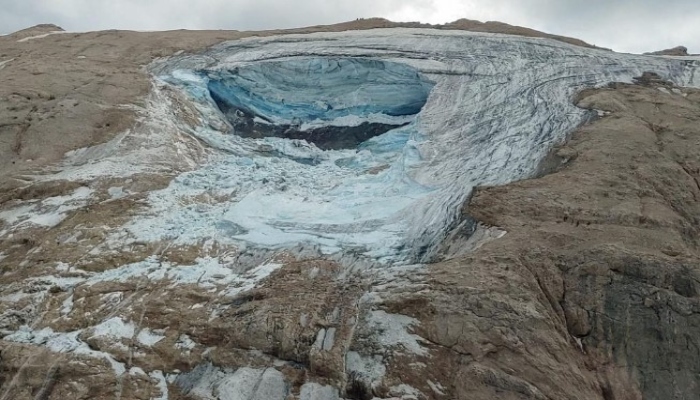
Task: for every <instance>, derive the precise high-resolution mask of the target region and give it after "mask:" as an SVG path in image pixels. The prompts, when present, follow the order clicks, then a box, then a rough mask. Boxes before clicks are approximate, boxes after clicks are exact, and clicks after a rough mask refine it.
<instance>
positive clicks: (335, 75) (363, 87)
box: [203, 58, 433, 149]
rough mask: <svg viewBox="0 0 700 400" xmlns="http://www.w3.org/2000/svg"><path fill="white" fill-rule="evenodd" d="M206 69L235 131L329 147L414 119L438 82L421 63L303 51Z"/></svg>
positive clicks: (212, 89) (214, 95)
mask: <svg viewBox="0 0 700 400" xmlns="http://www.w3.org/2000/svg"><path fill="white" fill-rule="evenodd" d="M203 74H204V75H205V77H206V80H207V82H208V83H207V88H208V89H209V94H210V95H211V98H212V99H213V100H214V102H215V103H216V104H217V106H218V107H219V109H220V110H221V111H222V112H223V113H224V115H225V116H226V118H227V120H228V121H229V122H230V123H231V125H232V127H233V132H234V133H235V134H237V135H240V136H245V137H253V138H260V137H268V136H272V137H285V138H290V139H304V140H306V141H308V142H312V143H314V144H316V145H317V146H318V147H320V148H322V149H340V148H354V147H355V146H357V145H358V144H359V143H361V142H364V141H366V140H367V139H369V138H371V137H374V136H378V135H380V134H382V133H385V132H387V131H389V130H391V129H392V128H395V127H397V126H401V125H405V124H407V123H408V122H410V120H411V119H412V117H413V116H415V115H416V114H418V112H419V111H420V110H421V108H422V107H423V106H424V105H425V103H426V101H427V99H428V94H429V92H430V89H431V88H432V86H433V85H432V83H431V82H428V81H427V80H426V79H425V78H424V77H423V76H422V75H420V74H419V73H418V71H416V70H415V69H414V68H411V67H408V66H406V65H404V64H399V63H393V62H386V61H381V60H375V59H364V58H300V59H295V60H288V61H272V62H262V63H256V64H250V65H245V66H239V67H235V68H232V69H230V70H215V71H206V72H204V73H203Z"/></svg>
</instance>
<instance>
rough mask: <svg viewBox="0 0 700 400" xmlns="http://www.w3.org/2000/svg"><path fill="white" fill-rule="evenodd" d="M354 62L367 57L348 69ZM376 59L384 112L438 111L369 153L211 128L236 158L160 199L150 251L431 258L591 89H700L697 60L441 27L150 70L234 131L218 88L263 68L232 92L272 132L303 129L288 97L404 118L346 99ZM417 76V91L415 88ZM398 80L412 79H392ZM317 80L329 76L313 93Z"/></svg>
mask: <svg viewBox="0 0 700 400" xmlns="http://www.w3.org/2000/svg"><path fill="white" fill-rule="evenodd" d="M353 59H356V60H357V59H360V60H365V61H363V62H351V61H348V60H353ZM366 60H372V61H371V62H367V61H366ZM268 63H276V65H277V67H278V69H277V70H275V69H274V68H272V69H270V66H271V65H272V64H268ZM319 63H321V64H323V63H330V64H333V65H337V66H338V68H340V69H341V70H342V68H353V69H354V72H352V73H348V72H347V71H341V73H340V74H337V75H335V76H336V77H341V78H340V79H336V80H335V81H328V79H327V78H329V76H326V75H320V76H319V75H318V73H317V71H316V72H315V69H314V67H313V66H314V65H318V64H319ZM372 63H380V64H381V68H384V69H385V70H386V69H387V68H388V69H389V70H388V73H387V74H386V76H387V77H388V78H387V79H389V81H387V82H383V84H385V85H384V86H383V87H382V90H383V91H384V92H371V91H370V92H371V93H375V94H377V93H379V94H381V96H380V97H379V98H381V101H380V100H377V101H378V102H384V101H389V100H390V101H389V103H391V104H389V106H391V107H393V106H394V105H396V106H397V107H399V108H400V107H401V104H404V103H405V100H406V96H407V95H409V96H410V95H411V93H414V92H413V91H412V90H413V89H416V88H421V90H422V88H425V87H426V86H425V85H423V86H421V85H422V84H418V85H417V84H416V82H419V81H420V82H428V81H429V82H431V85H430V86H432V88H431V89H430V94H429V96H428V98H427V102H426V103H425V105H424V106H423V107H422V109H421V111H420V112H419V113H418V114H417V115H416V116H415V119H413V121H412V122H411V123H410V124H409V125H406V126H403V127H401V128H398V129H395V130H391V131H389V132H387V133H385V134H383V135H381V136H377V137H375V138H372V139H370V140H369V141H367V142H365V143H363V144H361V145H360V146H359V147H358V148H357V149H351V150H329V151H322V150H319V149H318V148H316V147H315V146H312V145H309V144H308V143H306V142H303V141H298V140H289V139H280V138H265V139H245V138H241V137H238V136H236V135H232V134H224V133H222V132H220V131H217V130H213V129H209V128H206V127H202V128H200V129H198V130H197V132H195V134H196V135H197V136H198V137H199V138H200V139H202V140H203V141H205V142H207V143H209V144H210V145H212V146H213V147H215V148H217V149H220V150H221V151H220V152H219V153H218V154H217V155H216V156H215V157H213V158H212V159H211V161H210V162H209V163H208V164H207V165H204V166H203V167H201V168H199V169H197V170H194V171H192V172H188V173H185V174H183V175H181V176H180V177H178V178H177V179H175V180H174V181H173V182H172V184H171V185H170V186H169V187H168V188H166V189H164V190H161V191H158V192H154V193H153V194H152V195H151V197H150V203H151V206H152V209H153V211H154V214H156V215H157V216H155V217H152V218H150V217H145V218H144V217H140V218H139V219H136V220H134V221H133V222H132V223H131V224H130V225H129V230H130V231H131V233H132V234H133V235H134V236H135V237H137V238H139V239H141V240H161V239H172V240H174V241H175V242H176V243H182V244H184V243H200V242H201V241H202V240H203V239H207V238H209V239H212V240H216V241H219V242H223V243H233V244H238V245H239V246H243V247H245V246H248V248H259V249H261V250H262V249H264V250H266V251H270V250H275V249H284V248H291V247H295V246H298V245H299V244H300V243H302V244H304V245H308V244H311V245H313V246H317V247H318V248H320V251H321V252H323V253H325V254H335V255H336V256H339V255H342V254H349V253H351V254H359V255H362V256H366V257H369V258H371V259H373V260H377V261H379V262H381V263H388V262H391V263H399V264H402V263H416V262H426V261H429V260H430V259H432V258H433V257H434V256H435V255H436V251H437V250H436V249H437V247H438V245H439V243H440V241H441V240H442V239H443V238H444V237H445V235H446V231H447V230H448V228H449V227H450V226H451V225H452V224H453V223H454V222H455V221H456V219H457V218H458V213H459V210H460V208H461V206H462V204H463V202H464V201H465V199H466V198H467V196H468V195H469V194H470V192H471V190H472V189H473V187H475V186H477V185H500V184H506V183H508V182H512V181H516V180H519V179H524V178H528V177H530V176H532V174H533V173H534V172H535V170H536V169H537V166H538V163H539V162H540V161H541V160H542V159H543V157H544V156H545V155H546V154H547V152H548V151H549V149H550V148H551V147H552V146H553V145H554V144H556V143H559V142H562V141H563V140H565V138H566V136H567V134H569V133H570V132H571V131H572V130H573V129H574V128H576V127H577V126H578V125H580V124H581V123H582V122H583V121H585V119H586V118H587V115H588V114H587V111H584V110H581V109H579V108H577V107H575V106H574V105H573V104H572V100H573V97H574V95H575V94H576V93H577V92H578V91H579V90H581V89H583V88H585V87H593V86H600V85H603V84H606V83H608V82H613V81H623V82H629V81H631V79H632V78H633V77H635V76H639V75H641V74H642V72H644V71H654V72H657V73H659V74H660V75H661V76H662V77H664V78H666V79H668V80H670V81H672V82H674V83H675V84H677V85H680V86H697V85H698V84H699V83H700V81H698V79H696V78H695V71H696V70H697V68H698V65H699V63H698V61H697V60H673V59H668V58H661V57H650V56H638V55H629V54H617V53H613V52H609V51H604V50H597V49H589V48H583V47H576V46H572V45H568V44H565V43H560V42H556V41H552V40H548V39H538V38H525V37H516V36H506V35H495V34H484V33H471V32H463V31H433V30H426V29H376V30H370V31H351V32H341V33H316V34H308V35H289V36H279V37H268V38H248V39H243V40H238V41H233V42H227V43H224V44H221V45H218V46H215V47H214V48H212V49H211V50H209V51H207V52H205V53H202V54H197V55H183V56H178V57H173V58H169V59H166V60H163V61H160V62H159V63H157V64H155V65H153V66H152V67H151V71H152V73H154V75H156V76H157V77H158V78H159V79H161V80H162V81H165V82H167V83H169V84H171V85H173V86H174V87H177V88H179V89H180V90H182V91H183V92H184V93H186V94H187V95H188V96H189V98H190V99H191V100H192V101H194V102H196V103H197V104H198V108H199V109H200V111H202V113H203V114H204V115H206V116H207V117H206V118H207V121H204V122H205V123H209V124H210V125H217V124H218V125H219V126H220V125H221V124H222V121H223V115H222V113H221V112H220V111H219V109H218V108H217V105H216V104H215V102H214V101H213V100H212V97H211V95H210V89H211V82H212V81H211V79H212V77H216V79H223V78H225V77H226V76H227V75H228V74H230V71H234V70H236V69H241V70H246V71H248V72H246V74H247V75H245V78H246V80H245V83H244V84H243V83H241V82H242V81H241V82H239V84H238V85H236V83H235V80H234V81H228V82H229V83H228V84H229V85H233V86H235V87H237V88H239V89H241V88H243V89H244V90H243V92H244V93H245V96H243V95H241V96H237V100H238V101H240V102H241V104H242V105H245V104H244V103H246V104H248V107H249V109H250V110H253V111H256V112H259V113H260V114H261V115H262V116H264V117H265V118H266V119H267V120H268V121H269V122H271V123H280V122H281V121H282V122H284V121H286V120H289V119H290V118H291V117H290V113H292V114H293V113H294V112H292V111H290V109H289V108H285V107H282V106H281V104H282V102H281V101H279V99H281V98H285V101H286V99H292V100H293V101H294V102H296V103H295V107H297V108H296V110H297V111H298V110H302V112H301V114H303V115H304V118H306V120H305V121H304V123H307V124H316V126H318V125H319V124H320V125H323V124H328V125H332V124H335V125H341V126H342V125H348V126H352V125H353V124H355V125H358V124H360V123H362V122H367V121H372V120H373V118H379V119H381V118H391V117H392V116H391V115H389V114H390V113H389V112H387V111H386V110H387V108H386V106H387V104H384V103H382V104H376V105H375V107H372V105H371V104H365V103H363V104H361V106H360V107H359V108H360V109H361V110H360V111H357V108H358V107H357V104H356V103H353V102H357V101H362V100H363V97H362V96H358V97H356V98H349V99H345V100H346V101H345V102H342V101H341V100H343V99H342V98H340V97H338V96H339V95H338V94H340V95H342V94H346V93H351V92H352V91H353V90H360V91H362V90H364V89H363V84H365V85H367V84H368V81H367V80H366V79H367V77H371V76H372V71H371V70H368V71H364V70H362V68H363V65H369V64H372ZM305 66H306V68H305ZM397 66H400V67H397ZM279 68H281V70H283V71H284V74H285V75H284V76H281V75H279V74H278V73H279V71H281V70H280V69H279ZM358 68H359V69H358ZM392 68H394V69H395V70H394V71H392V70H391V69H392ZM399 70H400V71H399ZM260 71H265V73H260ZM394 72H395V73H394ZM399 72H400V73H399ZM288 74H298V75H299V76H289V75H288ZM411 74H415V76H417V77H418V78H417V79H418V80H417V81H416V80H408V81H401V79H403V78H405V77H407V76H410V75H411ZM391 76H398V77H399V78H400V79H398V80H397V81H396V82H392V81H391V80H390V77H391ZM330 77H331V78H332V77H333V76H330ZM348 77H357V79H349V78H348ZM362 77H365V80H364V81H363V80H362ZM318 79H326V81H325V83H324V84H323V85H314V84H313V83H314V82H316V81H317V80H318ZM221 82H224V81H223V80H222V81H221ZM294 82H296V84H294V85H293V83H294ZM401 82H403V83H404V85H402V84H399V83H401ZM407 82H408V83H407ZM405 84H407V85H408V86H406V85H405ZM214 85H215V86H216V85H219V84H218V83H216V84H214ZM324 85H325V86H324ZM416 85H417V86H416ZM326 86H328V87H326ZM407 87H410V88H413V89H412V90H405V89H406V88H407ZM319 88H321V89H322V90H319ZM330 88H332V89H330ZM358 88H359V89H358ZM226 93H233V92H231V91H229V92H226ZM246 96H247V97H246ZM324 96H325V98H324ZM334 96H335V97H334ZM369 97H370V98H371V96H369ZM273 100H274V101H273ZM316 100H318V101H316ZM409 100H410V99H409ZM266 101H269V103H265V102H266ZM334 101H335V102H336V103H338V104H340V109H343V107H344V109H345V110H349V109H351V108H353V107H355V110H351V111H350V112H347V113H346V112H344V111H343V112H340V113H339V115H333V113H329V114H324V113H320V114H318V113H316V112H317V111H318V109H319V108H318V107H326V109H335V107H338V104H336V103H333V102H334ZM392 101H396V103H392ZM329 104H330V106H329ZM336 113H337V112H336ZM297 114H298V113H297ZM216 121H218V122H217V123H216V124H213V123H212V122H216ZM206 191H213V192H214V193H218V194H222V195H225V196H230V200H227V201H222V202H220V203H216V204H197V205H189V206H188V205H184V206H180V205H177V202H176V201H175V200H176V199H178V198H182V197H187V196H195V195H197V194H200V193H203V192H206Z"/></svg>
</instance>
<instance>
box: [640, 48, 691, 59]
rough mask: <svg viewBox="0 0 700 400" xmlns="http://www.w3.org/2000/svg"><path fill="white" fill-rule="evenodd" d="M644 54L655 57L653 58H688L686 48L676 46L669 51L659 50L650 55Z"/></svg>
mask: <svg viewBox="0 0 700 400" xmlns="http://www.w3.org/2000/svg"><path fill="white" fill-rule="evenodd" d="M645 54H650V55H655V56H681V57H684V56H689V55H690V54H688V48H687V47H685V46H676V47H673V48H670V49H666V50H660V51H654V52H651V53H645Z"/></svg>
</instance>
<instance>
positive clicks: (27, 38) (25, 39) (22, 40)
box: [17, 31, 68, 43]
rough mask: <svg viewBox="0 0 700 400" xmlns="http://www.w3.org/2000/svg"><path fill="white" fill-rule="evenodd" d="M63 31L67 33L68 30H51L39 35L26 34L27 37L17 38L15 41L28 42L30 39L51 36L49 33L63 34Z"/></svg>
mask: <svg viewBox="0 0 700 400" xmlns="http://www.w3.org/2000/svg"><path fill="white" fill-rule="evenodd" d="M63 33H68V32H66V31H52V32H48V33H43V34H41V35H35V36H28V37H25V38H22V39H19V40H18V41H17V43H24V42H28V41H30V40H37V39H43V38H45V37H48V36H51V35H59V34H63Z"/></svg>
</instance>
